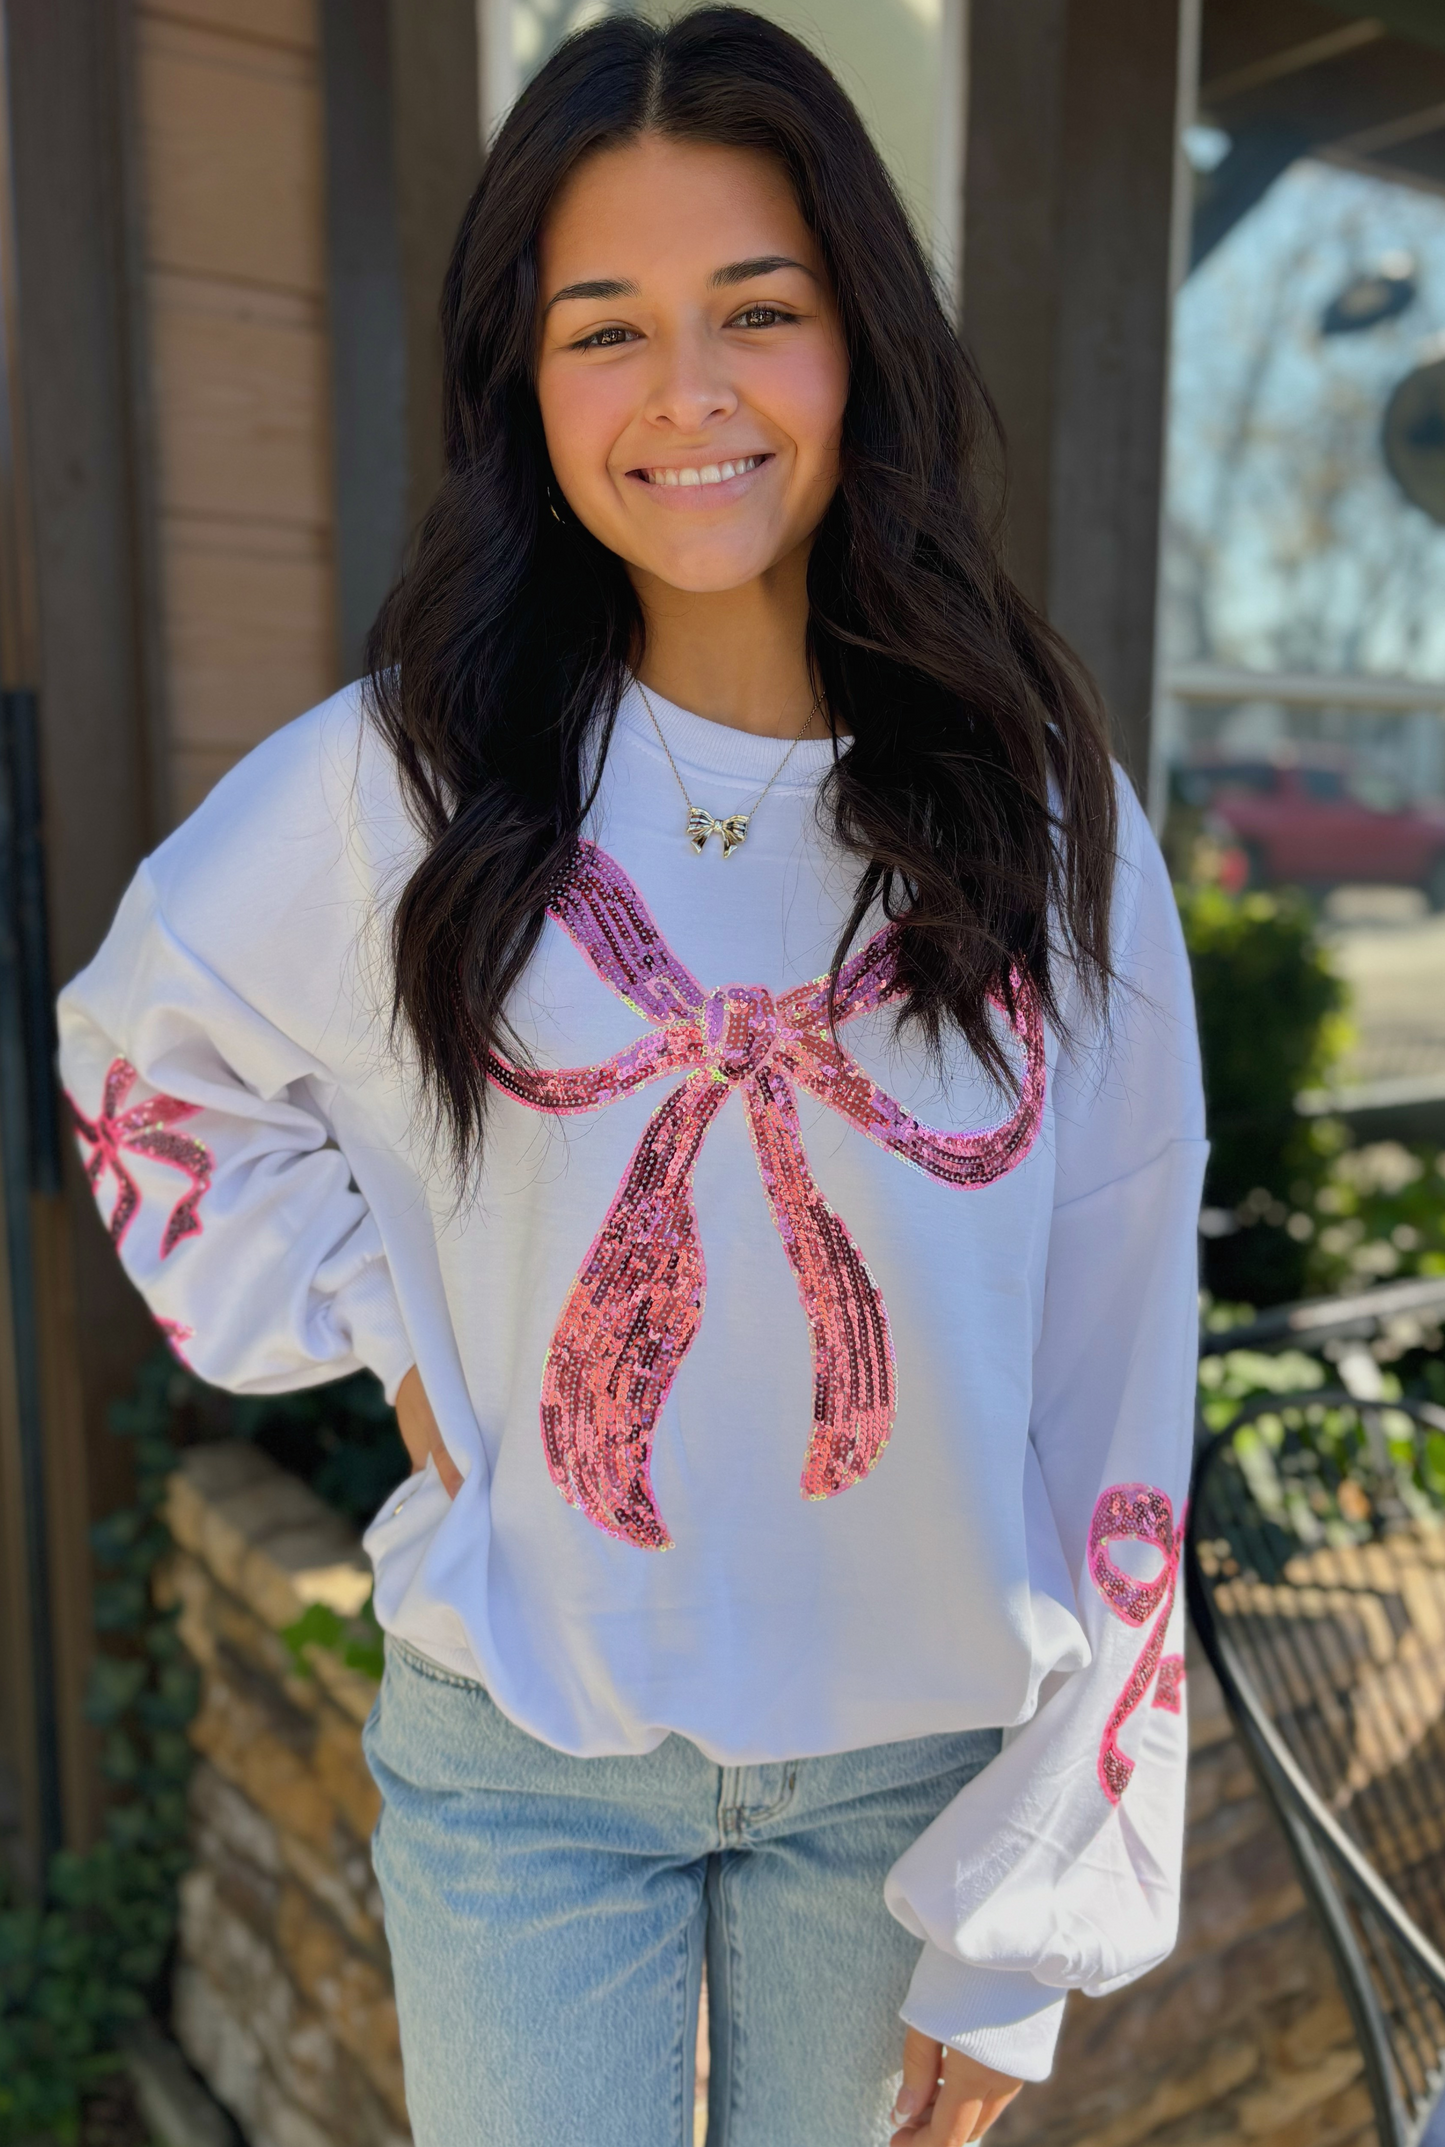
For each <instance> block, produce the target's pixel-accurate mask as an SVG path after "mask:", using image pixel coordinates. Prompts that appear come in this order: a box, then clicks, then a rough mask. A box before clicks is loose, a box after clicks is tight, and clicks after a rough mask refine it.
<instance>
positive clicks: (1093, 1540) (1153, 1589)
mask: <svg viewBox="0 0 1445 2147" xmlns="http://www.w3.org/2000/svg"><path fill="white" fill-rule="evenodd" d="M1111 1543H1147V1544H1150V1545H1151V1546H1152V1547H1153V1548H1154V1549H1155V1550H1157V1551H1158V1552H1159V1553H1160V1554H1161V1556H1162V1558H1163V1564H1162V1565H1161V1566H1160V1568H1159V1571H1158V1572H1157V1573H1156V1574H1155V1575H1154V1577H1153V1578H1152V1580H1136V1579H1135V1578H1134V1576H1133V1575H1132V1574H1131V1573H1125V1572H1124V1571H1123V1570H1122V1568H1121V1567H1119V1566H1117V1565H1116V1564H1115V1563H1114V1560H1113V1559H1112V1557H1111V1556H1110V1555H1109V1546H1110V1544H1111ZM1183 1547H1184V1516H1183V1514H1182V1513H1181V1515H1180V1517H1179V1525H1178V1526H1177V1527H1176V1526H1175V1523H1174V1508H1173V1507H1172V1505H1171V1504H1170V1503H1169V1500H1168V1498H1167V1496H1166V1495H1165V1493H1164V1492H1162V1491H1158V1490H1156V1489H1155V1488H1154V1486H1153V1485H1152V1484H1111V1485H1110V1486H1109V1489H1108V1490H1107V1491H1104V1492H1102V1493H1101V1494H1100V1497H1099V1501H1098V1504H1097V1505H1096V1506H1095V1508H1094V1513H1093V1518H1092V1519H1091V1521H1090V1522H1089V1572H1090V1574H1091V1575H1092V1576H1093V1582H1094V1586H1095V1587H1096V1588H1097V1589H1098V1591H1099V1593H1100V1595H1102V1596H1103V1598H1104V1601H1105V1602H1106V1603H1107V1604H1108V1606H1109V1608H1110V1609H1111V1610H1112V1611H1113V1613H1114V1615H1115V1617H1116V1618H1122V1619H1123V1620H1124V1622H1125V1624H1126V1625H1134V1626H1140V1625H1147V1624H1148V1623H1149V1620H1150V1619H1151V1618H1153V1620H1154V1628H1153V1631H1152V1632H1151V1633H1150V1635H1149V1638H1148V1639H1147V1640H1146V1641H1145V1643H1144V1646H1143V1650H1142V1651H1141V1653H1140V1656H1139V1659H1138V1661H1137V1662H1136V1663H1135V1665H1134V1667H1133V1669H1132V1670H1131V1671H1130V1672H1129V1675H1128V1677H1127V1679H1126V1680H1125V1683H1124V1689H1123V1691H1122V1692H1121V1693H1120V1694H1119V1697H1118V1699H1117V1700H1116V1701H1115V1702H1114V1705H1113V1708H1112V1710H1111V1712H1110V1715H1109V1719H1108V1721H1107V1722H1106V1723H1105V1725H1104V1734H1103V1737H1102V1738H1101V1739H1100V1742H1099V1786H1100V1788H1101V1789H1102V1790H1103V1792H1104V1794H1105V1796H1106V1797H1107V1798H1108V1799H1109V1802H1110V1803H1111V1804H1117V1803H1118V1801H1119V1799H1120V1797H1122V1796H1123V1794H1124V1791H1125V1790H1126V1789H1127V1788H1128V1786H1129V1777H1130V1776H1131V1775H1132V1774H1133V1772H1134V1762H1133V1760H1132V1759H1130V1758H1129V1757H1128V1755H1127V1754H1126V1753H1124V1752H1123V1751H1121V1750H1120V1748H1119V1732H1120V1730H1121V1729H1122V1728H1123V1726H1124V1724H1125V1722H1127V1721H1128V1719H1129V1717H1130V1715H1132V1714H1133V1712H1134V1710H1135V1708H1136V1707H1138V1706H1139V1705H1140V1703H1141V1702H1142V1700H1143V1698H1144V1695H1145V1694H1146V1693H1147V1691H1148V1690H1149V1687H1150V1685H1151V1684H1153V1685H1154V1705H1155V1706H1156V1707H1163V1708H1166V1709H1167V1710H1168V1712H1169V1713H1170V1714H1174V1715H1177V1714H1178V1713H1179V1710H1180V1706H1181V1704H1182V1687H1183V1682H1184V1657H1183V1656H1182V1655H1166V1654H1165V1653H1164V1636H1165V1634H1166V1633H1167V1632H1168V1629H1169V1617H1170V1613H1171V1612H1172V1610H1173V1608H1174V1594H1175V1590H1176V1588H1177V1587H1178V1585H1179V1557H1180V1552H1181V1551H1182V1549H1183ZM1156 1677H1157V1680H1158V1682H1157V1683H1155V1679H1156Z"/></svg>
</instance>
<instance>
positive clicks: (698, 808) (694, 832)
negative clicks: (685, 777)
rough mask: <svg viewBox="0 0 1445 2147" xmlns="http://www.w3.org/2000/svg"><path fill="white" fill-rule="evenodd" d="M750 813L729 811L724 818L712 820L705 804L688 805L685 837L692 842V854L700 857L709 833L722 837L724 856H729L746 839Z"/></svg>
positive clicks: (705, 846)
mask: <svg viewBox="0 0 1445 2147" xmlns="http://www.w3.org/2000/svg"><path fill="white" fill-rule="evenodd" d="M751 818H752V814H751V813H730V814H729V815H728V817H727V819H726V820H714V818H713V816H712V814H711V813H710V812H709V811H708V809H707V807H706V806H705V805H690V806H689V807H688V809H687V839H688V841H689V842H690V843H691V844H692V848H693V855H694V856H695V857H701V856H702V853H703V851H704V850H705V849H706V848H707V841H708V837H709V835H720V836H721V837H722V850H723V856H724V857H731V856H732V854H733V852H734V850H740V849H741V848H742V846H743V844H744V843H745V842H746V840H747V834H748V822H749V820H750V819H751Z"/></svg>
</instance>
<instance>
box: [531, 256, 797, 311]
mask: <svg viewBox="0 0 1445 2147" xmlns="http://www.w3.org/2000/svg"><path fill="white" fill-rule="evenodd" d="M780 268H799V269H801V270H802V272H803V274H804V275H805V276H812V275H813V271H812V270H811V269H810V268H809V267H808V266H807V264H806V263H805V262H802V261H795V260H794V259H793V258H792V256H791V255H790V254H785V253H764V254H759V255H758V256H757V257H756V259H754V260H752V261H730V262H729V263H728V265H727V267H726V268H715V269H714V270H713V272H712V274H711V275H710V276H709V277H708V279H707V280H708V282H709V283H710V284H711V285H712V287H713V289H714V290H715V291H716V290H726V289H728V288H730V287H731V285H733V284H735V283H751V282H752V280H753V278H754V277H755V276H772V275H775V274H776V273H777V271H778V270H779V269H780ZM813 280H814V282H816V281H817V278H816V277H813ZM636 296H637V285H636V284H635V283H630V282H629V281H628V280H627V279H626V278H625V277H622V276H591V277H589V278H588V279H587V280H586V281H585V282H583V283H564V284H563V286H562V288H561V290H560V291H554V292H553V293H552V296H551V297H550V298H549V299H548V300H547V305H546V309H545V310H546V311H547V312H548V313H550V312H551V310H552V308H553V306H558V305H561V304H562V303H563V301H564V300H566V299H569V298H572V299H577V298H636Z"/></svg>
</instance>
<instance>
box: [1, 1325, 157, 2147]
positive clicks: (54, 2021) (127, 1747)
mask: <svg viewBox="0 0 1445 2147" xmlns="http://www.w3.org/2000/svg"><path fill="white" fill-rule="evenodd" d="M183 1378H184V1375H182V1374H180V1373H179V1372H178V1371H177V1369H176V1367H175V1366H174V1365H173V1364H172V1363H171V1361H170V1359H169V1358H168V1357H165V1358H158V1359H157V1360H155V1361H154V1362H152V1363H149V1364H147V1365H146V1366H145V1367H144V1368H143V1370H142V1372H141V1375H140V1379H139V1381H138V1383H137V1387H136V1391H135V1394H134V1396H133V1397H132V1398H131V1400H129V1401H128V1402H124V1403H120V1404H117V1405H116V1406H115V1407H114V1408H113V1409H112V1411H111V1427H112V1429H113V1430H114V1431H115V1432H117V1433H118V1434H119V1435H120V1436H121V1437H123V1438H127V1439H129V1440H131V1441H133V1456H134V1471H135V1487H136V1495H135V1502H134V1504H133V1505H130V1506H126V1507H124V1508H122V1509H121V1510H120V1511H119V1512H117V1513H112V1514H110V1515H108V1516H107V1517H106V1519H105V1520H103V1521H101V1522H100V1523H98V1525H97V1526H96V1527H95V1528H94V1529H93V1530H92V1532H91V1540H92V1545H93V1548H94V1552H95V1560H96V1565H97V1567H98V1568H99V1581H98V1585H97V1587H96V1592H95V1622H96V1627H97V1630H98V1632H99V1633H100V1634H102V1635H104V1638H105V1647H104V1650H103V1651H102V1652H100V1653H98V1654H97V1655H96V1658H95V1661H94V1663H93V1665H92V1668H91V1674H90V1681H89V1686H88V1689H87V1694H86V1703H85V1713H86V1717H87V1719H88V1720H89V1721H90V1722H92V1723H94V1724H95V1726H96V1727H97V1728H98V1729H99V1730H100V1731H101V1732H102V1743H101V1769H102V1772H103V1774H104V1776H105V1778H106V1780H107V1781H108V1782H109V1783H110V1785H111V1788H112V1792H113V1795H112V1801H111V1804H110V1808H109V1810H108V1811H107V1813H106V1819H105V1829H104V1835H103V1838H102V1839H101V1840H100V1841H99V1842H97V1843H96V1845H95V1847H94V1848H92V1849H89V1850H87V1851H85V1852H84V1853H83V1854H80V1855H76V1854H72V1853H70V1852H63V1853H62V1854H60V1855H58V1856H56V1857H54V1858H53V1859H52V1861H51V1865H50V1869H49V1871H48V1873H47V1875H46V1886H45V1892H44V1898H43V1900H41V1901H39V1902H36V1903H26V1902H24V1901H21V1900H19V1899H18V1898H17V1897H16V1896H15V1893H14V1891H13V1889H10V1888H8V1886H6V1890H5V1891H4V1892H0V2147H19V2143H21V2142H30V2141H33V2140H35V2139H36V2138H37V2137H38V2136H43V2137H44V2138H46V2139H47V2140H52V2141H56V2142H59V2143H63V2147H69V2143H72V2142H75V2141H77V2140H78V2139H79V2137H80V2124H81V2113H82V2106H83V2103H84V2099H85V2096H86V2093H87V2091H88V2090H89V2089H90V2088H92V2087H93V2086H94V2085H95V2084H96V2083H97V2082H98V2081H99V2080H101V2079H102V2078H103V2077H104V2076H105V2075H106V2074H107V2073H109V2072H113V2071H114V2070H115V2069H116V2066H117V2064H118V2062H119V2060H118V2058H117V2056H116V2040H117V2036H118V2034H119V2032H120V2031H121V2029H122V2028H123V2027H124V2026H125V2025H126V2024H127V2022H129V2021H132V2020H136V2019H139V2018H140V2017H141V2016H142V2015H143V2014H145V2013H147V2012H149V2011H151V2010H152V2009H153V2008H154V2007H155V2006H156V2005H157V2004H158V2003H160V2002H161V2001H162V1999H163V1994H164V1984H165V1974H166V1968H167V1963H168V1960H169V1956H170V1951H171V1946H172V1942H173V1939H174V1934H175V1922H176V1887H177V1884H178V1882H179V1880H180V1877H181V1874H182V1872H183V1871H184V1870H185V1868H186V1864H187V1862H188V1850H187V1814H186V1783H187V1779H188V1777H189V1774H190V1770H191V1751H190V1746H189V1744H188V1742H187V1739H186V1725H187V1724H188V1722H189V1721H190V1719H191V1717H192V1715H193V1714H194V1713H195V1709H196V1700H197V1693H198V1681H197V1675H196V1671H195V1669H194V1667H193V1665H192V1663H191V1661H190V1658H189V1656H188V1655H187V1654H186V1651H185V1649H184V1647H183V1645H182V1643H181V1639H180V1635H179V1634H178V1632H177V1630H176V1618H175V1613H174V1612H172V1611H161V1610H157V1609H156V1607H155V1605H154V1603H153V1602H152V1600H151V1579H152V1576H153V1574H154V1571H155V1567H156V1562H157V1560H158V1559H159V1558H160V1557H161V1556H162V1554H163V1553H164V1551H165V1550H166V1548H167V1547H168V1545H169V1542H170V1537H169V1533H168V1531H167V1529H166V1526H165V1523H164V1521H163V1519H162V1518H161V1508H162V1502H163V1499H164V1496H165V1484H166V1478H167V1477H168V1475H169V1474H170V1472H171V1470H172V1468H173V1467H174V1466H175V1458H176V1455H175V1447H174V1444H173V1441H172V1438H171V1433H170V1424H171V1417H172V1409H173V1403H174V1399H175V1395H176V1391H177V1384H178V1382H179V1381H182V1380H183ZM5 1885H6V1882H4V1881H3V1880H0V1886H5Z"/></svg>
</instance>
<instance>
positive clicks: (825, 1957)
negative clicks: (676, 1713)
mask: <svg viewBox="0 0 1445 2147" xmlns="http://www.w3.org/2000/svg"><path fill="white" fill-rule="evenodd" d="M999 1742H1000V1733H999V1732H998V1731H997V1730H970V1731H965V1732H962V1733H959V1734H957V1735H952V1736H943V1737H924V1738H920V1739H917V1740H916V1741H910V1742H907V1743H902V1744H887V1745H874V1746H872V1747H870V1748H869V1749H868V1750H866V1751H861V1752H839V1753H835V1754H832V1755H830V1756H829V1757H827V1758H822V1759H802V1760H784V1761H780V1762H778V1763H776V1764H773V1765H768V1766H754V1767H718V1766H714V1765H713V1763H712V1762H711V1761H710V1760H708V1759H706V1758H705V1757H704V1756H703V1754H702V1753H701V1752H700V1751H699V1750H698V1749H697V1747H696V1746H695V1745H693V1744H691V1743H690V1742H689V1741H688V1740H687V1739H686V1738H683V1737H669V1738H668V1739H667V1740H666V1742H665V1743H663V1744H662V1745H660V1746H659V1747H658V1749H657V1750H656V1751H655V1752H649V1753H646V1754H643V1755H641V1756H636V1755H630V1756H621V1757H617V1758H602V1759H576V1758H573V1757H571V1756H570V1755H569V1754H567V1753H565V1752H558V1751H555V1750H554V1749H553V1748H552V1746H550V1745H546V1744H542V1743H539V1741H538V1740H537V1739H536V1738H535V1737H530V1736H528V1735H527V1733H526V1731H524V1730H520V1729H518V1728H517V1727H516V1725H515V1724H514V1723H512V1722H510V1721H509V1720H508V1719H507V1717H506V1716H505V1715H503V1714H502V1713H501V1711H500V1710H499V1709H498V1708H497V1707H495V1706H494V1705H493V1703H492V1701H491V1700H490V1699H489V1698H488V1696H487V1693H486V1691H485V1689H484V1688H483V1687H482V1686H481V1685H478V1684H474V1683H471V1682H470V1681H469V1680H467V1679H465V1678H460V1677H457V1676H455V1675H454V1674H453V1673H452V1672H450V1671H448V1670H442V1669H439V1668H437V1667H436V1665H434V1664H433V1663H430V1662H428V1661H426V1660H425V1659H424V1658H423V1657H422V1656H420V1655H418V1654H416V1653H415V1652H414V1651H413V1650H411V1649H409V1648H406V1647H404V1646H402V1645H401V1644H399V1643H398V1642H396V1641H389V1642H388V1644H387V1668H386V1677H385V1681H384V1683H383V1685H382V1689H381V1696H380V1698H379V1700H378V1702H377V1705H376V1707H375V1708H374V1710H373V1712H372V1717H371V1720H370V1722H368V1724H367V1726H366V1732H365V1744H366V1756H367V1761H368V1763H369V1765H370V1767H371V1771H372V1773H373V1774H374V1776H375V1777H376V1781H377V1784H378V1786H379V1787H380V1790H381V1793H382V1799H383V1803H382V1814H381V1819H380V1822H379V1824H378V1827H377V1831H376V1839H375V1843H374V1847H373V1855H374V1858H375V1863H376V1872H377V1877H378V1879H379V1881H380V1884H381V1891H382V1897H383V1900H384V1902H385V1905H386V1932H387V1939H388V1942H389V1944H390V1947H391V1956H392V1963H393V1967H394V1970H395V1974H396V1991H397V2004H398V2008H399V2011H400V2015H401V2038H402V2055H403V2059H404V2061H405V2066H406V2089H407V2103H408V2107H409V2109H410V2112H411V2119H412V2127H413V2131H414V2135H415V2140H416V2147H692V2139H693V2132H692V2110H693V2052H694V2048H695V2044H696V2037H697V2019H698V1998H699V1992H700V1987H701V1982H702V1970H703V1961H704V1958H706V1961H707V1977H708V1999H709V2024H710V2037H711V2060H710V2062H711V2075H710V2080H709V2119H708V2135H707V2136H708V2147H883V2143H884V2142H886V2141H887V2139H888V2137H889V2133H890V2129H891V2128H890V2125H889V2121H888V2113H889V2111H890V2110H891V2108H892V2105H893V2098H894V2095H895V2093H896V2091H897V2088H898V2084H899V2073H900V2065H901V2055H902V2041H903V2025H902V2022H901V2021H900V2020H899V2018H898V2008H899V2005H900V2004H901V2003H902V2001H903V1997H904V1993H905V1991H906V1990H907V1987H908V1981H909V1978H910V1976H911V1975H912V1972H913V1967H914V1964H915V1962H916V1960H917V1958H918V1952H919V1945H918V1941H917V1939H915V1938H912V1937H910V1936H909V1934H908V1932H907V1931H905V1930H904V1929H903V1927H902V1926H901V1924H898V1923H896V1922H895V1921H894V1919H893V1917H892V1916H890V1915H889V1913H888V1911H887V1909H886V1908H885V1907H884V1905H883V1879H884V1874H885V1873H886V1872H887V1870H888V1868H889V1866H890V1865H891V1864H892V1863H893V1862H894V1861H895V1860H896V1859H897V1857H899V1856H900V1855H901V1854H902V1852H903V1850H904V1849H905V1848H907V1846H908V1844H909V1843H910V1842H911V1841H913V1840H914V1838H915V1837H916V1836H917V1835H918V1834H920V1833H921V1832H922V1831H923V1829H924V1827H926V1826H927V1825H928V1824H929V1822H930V1820H932V1819H933V1818H934V1817H935V1816H936V1815H937V1813H938V1812H939V1811H941V1810H942V1808H943V1806H944V1805H945V1804H947V1803H948V1802H949V1800H950V1799H951V1798H952V1797H954V1796H956V1795H957V1793H958V1791H959V1790H960V1789H961V1788H962V1787H963V1785H964V1783H965V1782H967V1781H968V1780H969V1779H970V1778H971V1777H972V1776H973V1775H975V1774H977V1773H978V1771H979V1769H980V1768H981V1767H983V1766H986V1765H987V1763H988V1761H989V1760H990V1759H992V1758H993V1757H994V1755H995V1753H996V1752H997V1751H998V1749H999Z"/></svg>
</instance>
